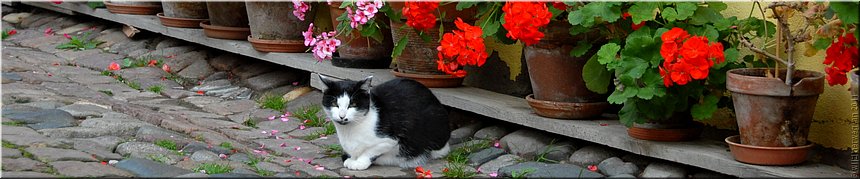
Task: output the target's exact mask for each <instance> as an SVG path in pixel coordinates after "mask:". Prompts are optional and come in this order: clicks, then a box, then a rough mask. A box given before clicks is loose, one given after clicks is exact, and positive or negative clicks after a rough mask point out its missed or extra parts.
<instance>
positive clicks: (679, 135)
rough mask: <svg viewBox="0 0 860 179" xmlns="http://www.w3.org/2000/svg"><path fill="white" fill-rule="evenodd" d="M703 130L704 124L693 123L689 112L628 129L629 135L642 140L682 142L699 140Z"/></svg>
mask: <svg viewBox="0 0 860 179" xmlns="http://www.w3.org/2000/svg"><path fill="white" fill-rule="evenodd" d="M703 128H704V125H703V124H702V123H699V122H696V121H693V116H692V115H691V114H690V112H689V111H683V112H676V113H675V114H674V115H672V117H669V118H668V119H661V120H646V122H645V123H641V124H640V123H634V124H633V126H630V127H629V128H627V135H629V136H630V137H633V138H637V139H642V140H650V141H662V142H680V141H690V140H695V139H697V138H699V136H700V135H701V134H702V129H703Z"/></svg>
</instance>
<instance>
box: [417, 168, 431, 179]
mask: <svg viewBox="0 0 860 179" xmlns="http://www.w3.org/2000/svg"><path fill="white" fill-rule="evenodd" d="M415 174H416V175H417V176H416V178H433V172H432V171H430V170H425V169H424V167H421V166H418V167H415Z"/></svg>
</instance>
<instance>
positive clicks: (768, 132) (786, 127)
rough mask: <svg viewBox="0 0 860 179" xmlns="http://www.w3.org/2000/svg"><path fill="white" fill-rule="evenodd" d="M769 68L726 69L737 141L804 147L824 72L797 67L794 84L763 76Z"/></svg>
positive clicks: (782, 75)
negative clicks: (738, 138) (737, 133)
mask: <svg viewBox="0 0 860 179" xmlns="http://www.w3.org/2000/svg"><path fill="white" fill-rule="evenodd" d="M768 71H773V70H772V69H770V70H768V69H764V68H740V69H733V70H729V71H728V72H727V75H726V76H727V78H726V89H728V90H729V91H731V92H732V102H733V103H734V107H735V108H734V111H735V116H737V122H738V131H739V132H740V143H742V144H745V145H752V146H760V147H797V146H806V145H807V144H808V143H809V142H808V141H807V140H806V138H807V136H808V134H809V126H810V124H811V123H812V118H813V117H812V116H813V114H814V113H815V105H816V103H817V101H818V95H820V94H821V93H822V92H824V74H822V73H820V72H814V71H807V70H797V71H795V72H794V79H795V80H796V83H795V84H794V85H792V86H789V85H786V84H785V82H784V80H783V79H781V78H784V77H785V72H784V70H783V71H782V72H778V73H779V74H780V75H779V76H780V77H781V78H773V77H766V76H767V75H766V73H767V72H768Z"/></svg>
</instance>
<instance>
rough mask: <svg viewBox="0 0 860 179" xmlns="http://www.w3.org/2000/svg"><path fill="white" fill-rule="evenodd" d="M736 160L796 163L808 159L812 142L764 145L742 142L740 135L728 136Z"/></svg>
mask: <svg viewBox="0 0 860 179" xmlns="http://www.w3.org/2000/svg"><path fill="white" fill-rule="evenodd" d="M726 143H728V144H729V150H731V152H732V156H734V157H735V160H737V161H740V162H743V163H749V164H756V165H794V164H799V163H803V161H806V156H807V154H808V153H809V149H811V148H812V144H811V143H810V144H807V145H804V146H798V147H762V146H753V145H745V144H741V142H740V137H739V136H737V135H735V136H730V137H727V138H726Z"/></svg>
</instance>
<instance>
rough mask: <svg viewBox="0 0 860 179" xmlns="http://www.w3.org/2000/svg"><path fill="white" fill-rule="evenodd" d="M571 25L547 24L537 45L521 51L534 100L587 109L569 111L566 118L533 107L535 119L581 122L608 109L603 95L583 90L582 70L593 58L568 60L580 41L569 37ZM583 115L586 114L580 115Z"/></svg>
mask: <svg viewBox="0 0 860 179" xmlns="http://www.w3.org/2000/svg"><path fill="white" fill-rule="evenodd" d="M568 29H570V24H568V23H567V22H555V21H553V22H550V24H549V25H548V26H547V27H546V28H545V29H544V30H543V32H544V34H545V36H544V38H543V39H541V40H540V42H538V43H537V44H534V45H532V46H526V47H525V48H524V50H523V53H524V55H525V59H526V66H527V67H528V71H529V77H530V78H531V84H532V91H533V92H534V99H535V100H539V101H551V102H557V103H567V104H570V103H573V104H580V105H575V106H589V107H590V109H589V110H578V109H576V108H568V110H567V111H575V112H574V113H569V114H557V113H545V112H542V109H541V108H540V106H535V105H532V108H533V109H535V111H536V112H537V113H538V115H541V116H544V117H551V118H561V119H580V118H589V117H593V116H596V115H600V114H601V112H602V111H603V110H604V109H605V108H606V107H608V106H609V104H608V103H607V102H606V95H601V94H597V93H595V92H592V91H590V90H588V88H586V87H585V81H583V79H582V68H583V67H584V66H585V63H586V62H587V61H588V57H590V56H591V54H593V52H590V54H586V55H583V56H581V57H572V56H570V51H571V50H572V49H573V47H574V46H575V45H576V42H577V41H579V40H583V39H581V36H577V37H573V36H571V35H570V34H569V33H568ZM582 113H588V115H583V114H582Z"/></svg>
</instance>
